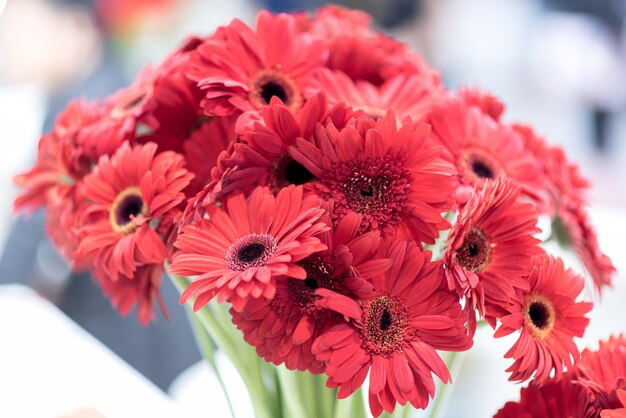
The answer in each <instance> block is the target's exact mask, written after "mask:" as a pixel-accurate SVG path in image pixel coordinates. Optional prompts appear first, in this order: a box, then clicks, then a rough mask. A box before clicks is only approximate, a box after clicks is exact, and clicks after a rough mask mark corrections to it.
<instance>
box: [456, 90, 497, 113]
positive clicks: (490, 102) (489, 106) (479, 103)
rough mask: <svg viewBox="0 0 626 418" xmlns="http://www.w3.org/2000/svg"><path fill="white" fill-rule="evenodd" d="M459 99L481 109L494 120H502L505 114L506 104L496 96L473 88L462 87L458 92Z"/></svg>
mask: <svg viewBox="0 0 626 418" xmlns="http://www.w3.org/2000/svg"><path fill="white" fill-rule="evenodd" d="M458 96H459V98H460V99H461V100H462V101H463V102H464V103H465V104H467V105H470V106H475V107H477V108H479V109H480V110H481V111H482V112H483V113H484V114H486V115H488V116H489V117H491V118H492V119H493V120H495V121H498V120H500V116H502V113H504V108H505V106H504V103H502V102H501V101H500V99H498V98H497V97H496V96H494V95H492V94H491V93H488V92H486V91H482V90H479V89H476V88H471V87H462V88H460V89H459V91H458Z"/></svg>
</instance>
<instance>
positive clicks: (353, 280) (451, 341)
mask: <svg viewBox="0 0 626 418" xmlns="http://www.w3.org/2000/svg"><path fill="white" fill-rule="evenodd" d="M369 23H370V21H369V17H368V16H367V15H365V14H362V13H360V12H353V11H348V10H344V9H340V8H336V7H329V8H325V9H322V10H320V11H319V12H318V13H317V14H316V15H315V16H313V17H311V16H308V15H305V14H296V15H286V14H280V15H272V14H270V13H268V12H261V13H260V14H259V16H258V18H257V21H256V23H255V24H254V26H253V27H249V26H247V25H246V24H244V23H243V22H241V21H239V20H235V21H233V22H232V23H230V24H229V25H227V26H224V27H221V28H219V29H218V30H217V31H216V32H215V33H214V34H213V35H211V36H208V37H206V38H191V39H189V40H187V41H186V42H185V43H184V44H183V45H182V46H181V47H180V48H179V49H177V50H176V51H174V52H173V53H172V54H171V55H170V56H168V57H167V58H166V59H165V60H164V62H163V63H161V65H159V66H158V67H147V68H145V69H144V70H143V71H142V72H141V73H140V74H139V76H138V77H137V79H136V80H135V82H134V83H133V84H132V85H131V86H130V87H128V88H125V89H123V90H121V91H119V92H118V93H116V94H114V95H113V96H111V97H108V98H106V99H104V100H102V101H98V102H94V103H91V102H86V101H75V102H72V103H71V104H70V105H69V106H68V107H67V109H66V110H65V111H64V112H63V113H62V114H61V115H60V116H59V117H58V119H57V121H56V125H55V127H54V129H53V130H52V132H50V133H48V134H46V135H44V136H43V137H42V138H41V140H40V144H39V150H38V155H37V161H36V163H35V165H34V167H33V168H32V169H31V170H29V171H28V172H26V173H24V174H22V175H19V176H18V177H17V178H16V182H17V184H18V185H19V186H21V187H22V188H23V191H22V194H21V195H20V196H19V198H18V199H17V201H16V207H17V209H20V210H33V209H35V208H38V207H41V206H44V207H45V208H46V210H47V212H48V215H49V217H48V231H49V234H50V236H51V238H52V239H53V240H54V242H55V244H56V246H57V247H58V248H59V250H60V251H61V253H62V254H63V255H64V256H65V257H66V258H67V259H68V260H69V261H70V262H71V263H72V265H73V266H74V267H75V268H85V267H93V269H94V277H95V280H96V281H97V283H98V284H99V285H100V286H101V287H102V290H103V291H104V293H105V294H106V295H107V296H108V297H109V298H110V299H111V302H112V303H113V305H114V306H115V307H117V308H118V309H119V311H120V312H121V313H122V314H127V313H129V312H130V311H131V310H132V309H133V307H134V306H136V307H137V314H138V317H139V320H140V321H141V322H142V323H143V324H147V323H148V322H149V321H150V320H151V319H152V318H153V316H154V310H155V305H156V304H157V303H159V301H160V297H159V286H160V283H161V280H162V277H163V276H164V272H168V273H169V277H170V278H171V279H172V280H173V281H174V282H175V283H176V284H177V285H178V286H179V288H180V289H181V292H182V295H181V303H192V304H193V310H194V311H197V315H196V316H192V322H194V323H195V324H196V325H197V330H198V335H199V341H200V342H201V343H202V342H203V341H204V344H202V345H203V347H204V353H205V354H206V356H207V358H208V359H209V360H211V359H212V355H213V354H212V353H213V352H212V350H211V348H210V347H211V344H209V343H208V341H209V339H210V340H212V341H213V342H215V343H216V344H217V346H218V347H219V348H220V349H221V350H222V351H223V352H224V353H226V354H227V355H228V356H229V357H230V358H231V360H232V361H233V363H234V364H235V366H236V367H237V369H238V370H239V372H240V374H241V376H242V378H243V379H244V381H245V382H246V384H247V387H248V390H249V391H250V395H251V397H252V399H253V401H254V403H255V408H256V410H257V416H258V417H259V418H270V417H271V418H276V417H280V416H285V417H287V416H289V417H308V416H311V417H313V416H315V417H331V416H336V417H339V416H351V417H357V416H365V411H364V410H363V405H362V402H361V401H360V398H358V397H354V396H353V397H351V398H350V399H348V400H347V401H338V400H337V399H335V398H339V399H344V398H348V397H350V396H351V395H353V394H354V393H355V392H357V393H360V388H361V387H365V388H366V391H367V394H368V396H367V397H368V400H369V408H370V410H371V413H372V414H373V415H374V416H380V415H381V414H383V413H387V414H391V413H395V414H396V416H407V414H408V413H409V412H408V411H409V408H408V406H407V407H406V408H405V407H402V408H396V405H397V404H400V405H403V406H404V405H407V404H410V405H412V406H413V407H415V408H426V407H427V405H428V404H429V400H430V399H432V398H433V397H435V396H436V395H437V387H438V385H437V384H436V383H435V379H434V375H436V376H438V378H439V380H440V381H441V382H442V384H439V388H441V387H443V384H446V383H449V382H450V381H451V375H450V372H449V370H448V368H447V366H446V363H445V362H444V360H443V359H442V356H443V357H444V358H446V359H447V360H448V361H451V359H452V357H453V356H454V355H449V354H445V352H460V351H465V350H468V349H469V348H470V347H471V346H472V340H473V336H474V332H475V330H476V328H477V326H479V325H481V324H486V325H488V326H490V327H492V328H493V329H494V330H495V334H494V337H495V338H499V337H501V336H504V335H509V334H512V333H516V334H517V335H518V338H517V341H516V342H515V343H514V345H513V346H512V347H511V349H510V350H509V351H508V352H507V353H503V354H504V356H505V357H507V358H510V359H511V366H510V368H509V369H508V371H509V372H510V379H511V380H515V381H526V380H532V383H531V386H529V388H528V389H525V390H524V391H523V392H522V403H521V404H519V405H517V406H515V405H511V404H508V405H507V406H506V407H505V408H504V409H503V410H502V411H501V412H500V413H499V414H498V416H499V417H512V416H515V417H522V416H524V417H526V416H551V417H554V416H563V417H573V416H583V415H580V414H582V413H583V412H585V411H587V412H588V411H593V413H594V414H595V415H593V414H592V415H584V416H597V413H599V412H600V411H602V410H605V412H602V416H603V417H612V416H617V415H615V414H618V413H619V412H607V410H608V409H613V408H617V407H619V402H618V400H622V401H624V398H625V395H624V392H623V390H622V389H626V384H624V381H625V380H624V379H625V378H626V367H621V368H619V369H614V368H612V367H608V366H607V363H606V362H604V361H603V358H604V357H611V360H610V362H611V364H613V363H612V362H615V364H621V365H626V352H625V351H624V350H626V345H625V344H626V343H625V342H624V341H623V339H621V338H616V339H611V340H609V342H607V343H606V344H604V345H603V346H602V348H601V349H600V353H585V354H583V360H582V361H581V362H580V363H579V365H578V366H576V363H577V362H578V361H579V359H580V353H579V350H578V348H577V346H576V344H575V342H574V339H575V338H576V337H581V336H582V335H583V333H584V331H585V328H586V326H587V324H588V322H589V319H588V318H587V317H586V314H587V313H588V312H589V311H590V310H591V308H592V304H591V303H590V302H587V301H584V300H583V296H584V295H583V289H584V288H585V285H586V284H585V283H586V281H585V279H584V278H583V276H581V275H579V274H578V273H576V272H575V271H573V270H572V269H569V268H566V266H565V265H564V263H563V261H561V259H559V258H557V257H555V256H553V255H550V254H548V253H547V252H546V250H545V249H544V248H543V247H542V245H541V244H542V242H541V241H540V240H539V239H538V238H537V236H538V234H539V233H540V229H539V228H538V227H537V223H538V219H539V218H540V217H543V218H546V219H550V220H551V221H552V234H551V235H550V239H558V240H559V242H560V243H563V244H565V246H566V247H568V248H571V249H573V250H574V251H575V252H576V254H577V255H578V256H579V258H580V259H581V261H582V263H583V264H584V266H585V268H586V270H587V273H588V276H589V277H590V278H591V280H589V281H588V283H591V284H592V286H593V287H592V288H595V289H596V290H597V291H598V292H601V291H602V290H603V289H604V288H605V287H606V286H609V285H610V284H611V276H612V274H613V273H614V271H615V269H614V267H613V265H612V264H611V261H610V260H609V259H608V257H607V256H606V255H604V254H603V253H602V252H601V251H600V249H599V247H598V243H597V239H596V235H595V232H594V230H593V227H592V226H591V224H590V222H589V219H588V215H587V208H586V206H587V202H586V200H585V197H584V196H585V192H586V189H587V188H588V187H589V183H588V182H587V181H586V180H585V179H584V178H583V177H582V176H581V175H580V173H579V171H578V168H577V167H576V165H574V164H572V163H571V162H569V161H568V160H567V159H566V157H565V154H564V152H563V150H561V149H560V148H556V147H551V146H549V145H548V144H547V143H546V142H545V141H544V139H543V138H542V137H541V136H539V135H537V134H536V133H535V132H534V131H533V130H532V128H530V127H529V126H526V125H522V124H517V123H509V122H506V121H503V120H502V119H501V115H502V113H503V111H504V105H503V104H502V103H501V102H500V101H499V100H498V99H497V98H495V97H493V96H492V95H490V94H488V93H484V92H481V91H479V90H476V89H470V88H466V89H461V90H460V91H456V92H452V91H449V90H447V89H446V88H445V87H444V86H443V85H442V84H441V81H440V78H439V75H438V74H437V73H436V72H435V71H434V70H433V69H431V68H429V67H428V66H427V65H426V63H425V62H424V61H423V60H422V59H421V58H420V57H419V56H418V55H416V54H415V53H413V52H411V51H410V50H408V49H407V47H406V46H405V45H403V44H400V43H398V42H396V41H394V40H393V39H390V38H388V37H386V36H384V35H381V34H379V33H376V32H374V31H373V30H371V29H370V28H369ZM544 232H545V231H544ZM544 235H548V234H544ZM233 325H234V326H233ZM235 327H236V328H235ZM241 334H243V340H245V343H244V342H243V341H242V340H241ZM246 343H247V344H246ZM252 347H254V348H252ZM259 358H263V359H264V360H266V361H267V362H270V363H273V364H275V365H284V366H281V367H274V366H271V365H269V364H267V363H265V362H262V361H260V359H259ZM607 367H608V368H607ZM287 369H289V370H299V371H303V372H306V373H298V372H290V371H288V370H287ZM367 379H369V383H366V380H367ZM324 384H325V386H326V388H324V389H322V388H323V386H324ZM364 385H365V386H364ZM286 392H288V395H286V394H285V393H286ZM541 399H543V401H542V402H543V403H541V402H540V400H541ZM573 399H576V400H577V401H576V402H574V401H573ZM578 400H579V401H580V402H578ZM524 403H527V404H530V406H528V408H539V406H537V405H540V404H541V405H543V406H545V408H546V409H545V411H544V412H542V413H543V415H541V413H540V412H537V411H536V410H535V409H533V410H532V412H524V411H526V410H523V408H524V406H523V404H524ZM565 405H567V406H568V408H570V407H571V409H572V411H573V412H571V413H569V412H562V414H561V415H558V414H555V413H553V412H551V411H555V410H559V411H565V407H564V406H565ZM394 410H395V412H394ZM384 411H386V412H384ZM581 411H582V412H581ZM622 411H623V410H622ZM579 412H580V414H579ZM435 413H436V412H433V414H435ZM621 413H622V415H621V416H624V415H623V412H621ZM342 414H343V415H342ZM611 414H613V415H611ZM433 416H434V415H433Z"/></svg>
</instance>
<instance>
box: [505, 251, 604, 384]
mask: <svg viewBox="0 0 626 418" xmlns="http://www.w3.org/2000/svg"><path fill="white" fill-rule="evenodd" d="M528 281H529V284H530V290H529V291H528V292H527V293H525V295H524V300H523V302H522V303H514V305H512V306H511V307H510V310H511V312H512V313H511V314H510V315H507V316H504V317H502V318H501V321H502V324H501V326H500V328H498V330H497V331H496V333H495V337H502V336H504V335H509V334H511V333H513V332H515V331H521V334H520V336H519V338H518V340H517V341H516V342H515V344H514V345H513V347H511V349H510V350H509V351H508V352H507V353H506V354H505V356H504V357H506V358H513V359H515V362H514V363H513V364H512V365H511V367H509V368H508V369H507V371H508V372H511V377H510V380H518V381H522V380H526V379H528V378H530V377H531V376H533V374H534V381H535V382H536V383H537V384H539V385H541V384H542V383H544V382H546V381H547V379H548V378H549V377H550V373H551V372H552V370H554V372H555V379H556V380H558V379H560V378H561V376H562V375H563V370H564V368H567V369H568V370H571V368H572V366H573V364H574V363H575V362H576V361H577V360H578V358H579V356H580V354H579V351H578V348H577V347H576V344H575V343H574V337H582V336H583V333H584V332H585V328H586V327H587V324H588V323H589V318H586V317H585V314H586V313H587V312H589V311H590V310H591V308H592V307H593V304H592V303H590V302H576V299H577V298H578V297H579V295H580V293H581V292H582V290H583V287H584V280H583V278H582V277H580V276H578V275H576V274H575V273H574V272H573V271H572V270H571V269H567V270H566V269H565V267H564V265H563V261H562V260H561V259H556V258H554V257H552V256H549V255H546V254H544V255H541V256H537V257H534V258H533V260H532V270H531V272H530V275H529V276H528Z"/></svg>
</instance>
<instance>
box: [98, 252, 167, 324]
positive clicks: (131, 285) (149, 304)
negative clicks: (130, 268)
mask: <svg viewBox="0 0 626 418" xmlns="http://www.w3.org/2000/svg"><path fill="white" fill-rule="evenodd" d="M164 274H165V272H164V271H163V266H161V265H156V264H148V265H144V266H141V267H138V268H137V270H135V272H134V274H133V276H132V277H126V276H118V277H117V278H116V279H111V277H110V276H108V275H107V273H105V272H102V271H100V270H99V269H96V271H95V279H96V282H97V283H98V284H99V285H100V287H101V288H102V292H103V293H104V294H105V295H106V296H107V297H108V298H109V299H110V301H111V304H112V305H113V306H114V307H115V309H117V310H118V311H119V313H120V314H121V315H124V316H125V315H128V314H129V313H130V311H131V310H132V309H133V307H134V306H137V317H138V319H139V322H141V324H142V325H144V326H146V325H148V323H149V322H150V321H151V320H152V319H154V317H155V312H154V305H155V302H156V303H158V304H159V305H160V306H161V310H162V312H163V314H164V315H165V316H168V313H167V310H166V309H165V305H164V304H163V300H162V299H161V294H160V286H161V280H162V279H163V275H164Z"/></svg>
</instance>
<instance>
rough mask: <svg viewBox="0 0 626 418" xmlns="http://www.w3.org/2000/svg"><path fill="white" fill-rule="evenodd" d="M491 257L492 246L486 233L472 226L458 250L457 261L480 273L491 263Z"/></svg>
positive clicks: (464, 266)
mask: <svg viewBox="0 0 626 418" xmlns="http://www.w3.org/2000/svg"><path fill="white" fill-rule="evenodd" d="M490 259H491V247H490V246H489V242H488V241H487V238H486V237H485V234H483V232H482V231H481V230H480V229H478V228H474V227H472V228H471V229H470V231H469V233H468V234H467V235H466V236H465V240H463V244H461V247H460V248H459V249H458V250H457V251H456V261H457V263H459V264H460V265H461V266H462V267H463V268H465V269H466V270H469V271H472V272H474V273H480V272H481V271H482V270H484V269H485V267H486V266H487V265H488V264H489V261H490Z"/></svg>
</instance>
